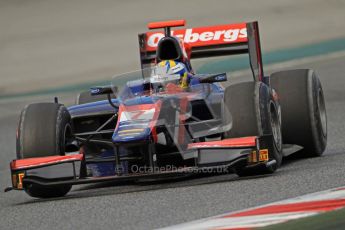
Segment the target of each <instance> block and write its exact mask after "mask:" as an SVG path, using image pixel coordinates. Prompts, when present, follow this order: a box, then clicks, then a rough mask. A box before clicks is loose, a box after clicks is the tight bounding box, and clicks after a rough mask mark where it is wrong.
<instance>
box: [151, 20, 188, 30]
mask: <svg viewBox="0 0 345 230" xmlns="http://www.w3.org/2000/svg"><path fill="white" fill-rule="evenodd" d="M185 25H186V20H184V19H181V20H172V21H162V22H150V23H149V24H148V25H147V27H148V28H149V29H150V30H152V29H159V28H165V27H177V26H185Z"/></svg>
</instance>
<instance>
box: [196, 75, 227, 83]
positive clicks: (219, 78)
mask: <svg viewBox="0 0 345 230" xmlns="http://www.w3.org/2000/svg"><path fill="white" fill-rule="evenodd" d="M227 80H228V77H227V75H226V73H219V74H210V75H205V76H201V77H200V80H199V81H200V83H214V82H223V81H227Z"/></svg>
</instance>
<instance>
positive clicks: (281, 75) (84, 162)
mask: <svg viewBox="0 0 345 230" xmlns="http://www.w3.org/2000/svg"><path fill="white" fill-rule="evenodd" d="M184 25H185V20H175V21H164V22H153V23H149V25H148V27H149V29H163V30H159V31H150V32H146V33H142V34H139V48H140V60H141V69H140V70H138V71H133V72H129V73H126V74H122V75H118V76H115V77H113V79H112V81H111V84H109V85H108V86H100V87H93V88H91V89H90V90H88V91H85V92H82V93H80V95H79V96H78V98H77V102H76V105H74V106H71V107H65V106H64V105H63V104H60V103H59V102H58V100H56V101H55V102H47V103H34V104H29V105H27V106H26V107H25V108H24V109H23V110H22V112H21V115H20V120H19V124H18V129H17V137H16V140H17V159H15V160H13V161H12V162H11V163H10V169H11V177H12V187H9V188H7V189H6V191H10V190H12V189H14V190H24V191H25V192H26V193H27V194H29V195H30V196H32V197H39V198H50V197H60V196H64V195H66V194H67V193H68V192H69V191H70V190H71V187H72V185H76V184H88V183H98V182H105V181H123V180H132V181H137V180H141V179H160V178H166V177H176V176H180V175H189V174H191V173H200V172H205V170H206V171H214V170H223V171H222V172H235V173H236V174H237V175H239V176H248V175H262V174H271V173H273V172H275V171H276V170H277V169H278V168H279V166H280V165H281V163H282V159H283V157H284V156H287V155H289V154H292V153H294V152H296V151H298V153H297V154H299V155H301V156H320V155H321V154H322V153H323V152H324V150H325V147H326V143H327V115H326V109H325V101H324V96H323V91H322V86H321V83H320V80H319V78H318V76H317V75H316V73H315V72H314V71H313V70H311V69H297V70H286V71H281V72H277V73H273V74H271V75H270V76H266V75H264V71H263V65H262V55H261V47H260V38H259V28H258V23H257V22H248V23H237V24H228V25H217V26H209V27H200V28H191V29H182V30H174V31H172V30H171V28H172V27H180V26H184ZM236 54H248V55H249V63H250V68H251V71H252V75H253V81H245V82H241V83H234V84H232V80H231V75H230V76H228V74H229V73H219V72H216V73H208V74H198V73H196V72H195V70H194V69H193V68H192V64H191V59H195V58H208V57H216V56H227V55H236ZM167 60H173V61H174V62H175V61H176V62H179V63H183V64H184V66H185V67H186V69H187V71H188V72H189V73H190V74H192V76H193V79H196V81H195V82H196V83H195V84H190V85H189V86H188V88H187V89H181V87H179V85H178V81H179V80H180V79H179V76H177V75H176V74H169V73H168V72H167V71H166V69H164V68H163V67H164V66H163V67H162V66H159V65H157V63H160V62H162V61H167ZM162 68H163V69H162ZM230 74H231V73H230ZM224 85H227V86H226V87H224Z"/></svg>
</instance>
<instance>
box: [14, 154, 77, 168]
mask: <svg viewBox="0 0 345 230" xmlns="http://www.w3.org/2000/svg"><path fill="white" fill-rule="evenodd" d="M82 159H83V154H75V155H70V156H49V157H35V158H27V159H19V160H13V161H12V162H11V164H10V166H11V169H12V170H18V169H26V168H32V167H39V166H43V165H50V164H58V163H62V162H66V161H81V160H82Z"/></svg>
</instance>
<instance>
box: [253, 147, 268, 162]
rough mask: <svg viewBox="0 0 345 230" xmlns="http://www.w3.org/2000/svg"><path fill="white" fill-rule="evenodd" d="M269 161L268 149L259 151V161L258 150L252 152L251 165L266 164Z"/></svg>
mask: <svg viewBox="0 0 345 230" xmlns="http://www.w3.org/2000/svg"><path fill="white" fill-rule="evenodd" d="M268 160H269V157H268V149H261V150H260V151H259V160H258V159H257V154H256V150H254V151H252V153H251V154H250V156H249V163H257V162H258V161H259V162H266V161H268Z"/></svg>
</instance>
